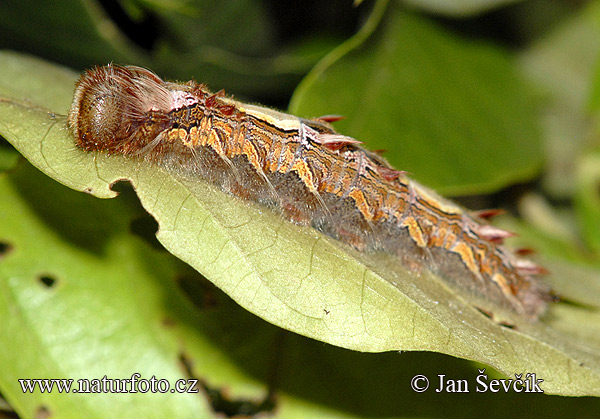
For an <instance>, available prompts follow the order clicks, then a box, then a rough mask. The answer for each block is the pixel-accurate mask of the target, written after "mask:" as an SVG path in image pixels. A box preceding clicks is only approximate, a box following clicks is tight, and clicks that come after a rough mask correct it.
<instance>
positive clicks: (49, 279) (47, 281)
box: [39, 274, 56, 288]
mask: <svg viewBox="0 0 600 419" xmlns="http://www.w3.org/2000/svg"><path fill="white" fill-rule="evenodd" d="M39 280H40V282H41V283H42V284H44V285H45V286H47V287H48V288H52V287H53V286H54V285H55V284H56V278H54V277H53V276H51V275H47V274H45V275H40V277H39Z"/></svg>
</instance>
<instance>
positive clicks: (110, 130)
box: [68, 65, 552, 321]
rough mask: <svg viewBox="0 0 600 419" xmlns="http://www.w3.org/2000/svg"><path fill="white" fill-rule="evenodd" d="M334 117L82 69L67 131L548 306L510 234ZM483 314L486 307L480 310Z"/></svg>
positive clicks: (127, 70) (455, 278) (114, 71)
mask: <svg viewBox="0 0 600 419" xmlns="http://www.w3.org/2000/svg"><path fill="white" fill-rule="evenodd" d="M334 119H335V118H333V117H323V118H317V119H303V118H299V117H296V116H293V115H288V114H284V113H280V112H276V111H273V110H271V109H268V108H264V107H259V106H253V105H247V104H244V103H240V102H237V101H235V100H233V99H232V98H229V97H226V96H225V95H224V93H223V92H219V93H216V94H212V93H210V92H209V91H208V90H207V89H206V87H205V86H204V85H201V84H197V83H195V82H193V81H191V82H188V83H185V84H178V83H170V82H164V81H162V80H161V79H160V78H159V77H158V76H156V75H155V74H154V73H152V72H150V71H148V70H146V69H142V68H139V67H132V66H127V67H122V66H116V65H109V66H105V67H99V68H94V69H92V70H88V71H87V72H86V73H85V74H84V75H82V77H81V78H80V80H79V81H78V82H77V85H76V89H75V96H74V101H73V104H72V106H71V109H70V112H69V116H68V124H69V127H70V129H71V131H72V132H73V134H74V136H75V139H76V142H77V145H78V146H79V147H81V148H82V149H84V150H87V151H101V152H106V153H109V154H125V155H128V156H131V157H132V158H140V159H145V160H146V161H148V162H151V163H154V164H161V165H163V166H165V167H167V168H169V169H171V170H176V171H178V172H180V173H182V174H184V175H186V176H198V177H201V178H203V179H205V180H207V181H209V182H211V183H212V184H214V185H216V186H218V187H219V188H220V189H222V190H224V191H226V192H228V193H230V194H232V195H234V196H237V197H239V198H242V199H245V200H250V201H255V202H257V203H259V204H262V205H265V206H268V207H270V208H272V209H274V210H276V211H279V212H280V213H281V214H282V216H284V217H285V218H286V219H288V220H290V221H292V222H294V223H296V224H300V225H310V226H312V227H314V228H316V229H317V230H319V231H321V232H323V233H325V234H327V235H329V236H331V237H333V238H335V239H337V240H339V241H341V242H343V243H346V244H347V245H350V246H352V247H354V248H355V249H358V250H359V251H364V252H371V251H383V252H387V253H390V254H393V255H395V256H397V257H399V258H400V260H401V261H402V262H403V264H404V265H405V266H407V267H409V268H411V269H416V270H419V269H421V268H423V267H425V268H428V269H431V270H433V271H434V272H435V273H437V274H438V275H440V276H441V277H442V278H445V279H447V280H449V281H450V282H452V283H454V284H458V285H459V286H462V287H466V288H468V289H469V290H470V291H471V292H473V293H475V294H478V295H481V296H483V297H485V298H486V299H488V300H490V301H492V302H496V303H498V304H499V305H501V306H505V307H508V308H509V309H511V310H512V311H513V312H515V313H517V314H519V315H521V316H523V317H525V318H526V319H528V320H530V321H535V320H537V319H538V318H539V316H540V315H541V314H542V313H543V312H544V310H545V308H546V305H547V302H548V301H551V300H552V296H551V294H550V292H549V290H548V288H547V287H546V286H545V285H544V284H543V283H542V282H541V281H540V279H539V276H540V275H542V274H543V273H545V270H544V269H543V268H541V267H540V266H538V265H536V264H534V263H533V262H531V261H529V260H527V259H523V258H522V257H521V256H520V255H518V253H515V252H511V251H509V250H508V249H506V248H505V247H503V245H502V242H503V240H504V239H505V238H506V237H509V236H510V235H511V233H509V232H506V231H504V230H501V229H499V228H496V227H493V226H492V225H490V224H489V223H488V222H487V221H486V219H485V218H487V217H486V216H487V215H490V214H491V213H479V214H476V213H470V212H468V211H466V210H464V209H463V208H461V207H460V206H458V205H456V204H454V203H452V202H451V201H449V200H446V199H444V198H442V197H440V196H438V195H437V194H435V193H434V192H432V191H431V190H429V189H427V188H424V187H423V186H421V185H419V184H418V183H416V182H414V181H413V180H410V179H408V178H407V176H406V175H405V173H404V172H402V171H397V170H395V169H393V168H392V167H390V165H389V164H388V163H387V162H386V161H385V160H384V159H383V158H382V157H381V156H379V155H378V154H377V153H374V152H370V151H368V150H365V149H364V148H362V147H361V146H360V145H359V144H360V142H359V141H356V140H355V139H353V138H350V137H347V136H344V135H341V134H339V133H337V132H335V131H334V130H333V128H332V127H331V125H330V124H329V122H332V120H334ZM484 311H485V310H484Z"/></svg>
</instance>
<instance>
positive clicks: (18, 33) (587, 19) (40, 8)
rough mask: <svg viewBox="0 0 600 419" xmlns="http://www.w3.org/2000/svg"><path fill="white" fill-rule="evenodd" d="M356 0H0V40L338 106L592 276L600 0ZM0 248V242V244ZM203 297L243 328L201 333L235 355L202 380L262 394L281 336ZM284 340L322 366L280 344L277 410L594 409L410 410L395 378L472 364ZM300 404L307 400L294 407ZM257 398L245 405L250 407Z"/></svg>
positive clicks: (591, 407)
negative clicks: (284, 353)
mask: <svg viewBox="0 0 600 419" xmlns="http://www.w3.org/2000/svg"><path fill="white" fill-rule="evenodd" d="M354 3H356V4H354ZM354 3H353V2H352V1H349V0H345V1H344V0H331V1H322V0H306V1H281V0H223V1H208V0H206V1H203V0H166V1H153V0H137V1H136V0H123V1H116V0H112V1H111V0H105V1H94V0H63V1H60V2H51V3H50V2H42V1H35V0H4V1H2V2H1V3H0V48H2V49H11V50H16V51H20V52H24V53H29V54H32V55H35V56H38V57H43V58H45V59H47V60H50V61H54V62H56V63H59V64H63V65H65V66H67V67H70V68H73V69H75V70H76V71H81V70H83V69H85V68H89V67H91V66H93V65H103V64H106V63H108V62H114V63H119V64H136V65H141V66H144V67H148V68H151V69H152V70H154V71H155V72H157V73H158V74H159V75H160V76H161V77H163V78H165V79H171V80H189V79H192V78H194V79H196V80H197V81H200V82H203V83H206V84H208V85H209V86H210V87H211V88H212V89H214V90H219V89H221V88H225V89H226V90H227V91H228V92H230V93H233V94H235V96H236V98H239V99H243V100H248V101H252V102H259V103H263V104H265V105H269V106H273V107H278V108H282V109H285V108H288V104H289V108H290V109H291V110H292V111H294V112H296V113H298V114H301V115H303V116H306V117H314V116H318V115H321V114H341V115H344V116H346V117H347V118H346V120H344V121H340V122H339V123H336V127H337V128H338V129H339V130H340V131H341V132H343V133H345V134H348V135H352V136H355V137H357V138H358V139H360V140H363V141H364V142H365V143H366V144H367V145H368V146H369V147H370V148H372V149H377V148H385V149H387V150H388V154H386V157H387V158H389V160H390V161H391V162H392V163H393V164H394V165H395V166H397V168H399V169H403V170H407V171H409V172H411V173H412V174H413V175H414V176H415V177H416V178H417V179H419V180H421V181H423V183H426V184H427V185H430V186H433V187H436V188H439V189H440V190H442V191H444V192H446V193H451V194H456V195H463V196H473V195H477V199H473V198H469V197H467V198H464V199H465V201H464V202H468V203H469V205H470V206H475V207H489V206H501V207H505V208H509V209H512V210H515V212H518V213H519V214H520V215H521V216H522V218H523V220H524V223H526V225H525V227H521V228H522V230H520V232H521V234H522V235H523V236H524V239H525V244H531V243H534V244H535V246H536V248H537V249H539V250H540V251H541V252H542V253H544V252H545V253H546V255H547V256H548V257H551V258H552V257H553V258H557V259H558V258H565V259H569V260H570V261H573V262H576V263H579V264H583V265H585V266H586V267H591V268H592V269H595V272H596V274H597V272H598V258H599V254H600V253H599V252H600V227H599V223H598V220H599V218H600V154H599V153H600V144H599V140H598V125H597V115H598V108H599V106H600V105H599V104H600V87H599V85H600V71H598V65H597V61H598V56H599V52H600V4H599V3H598V2H597V1H584V0H580V1H577V0H572V1H560V0H532V1H518V0H456V1H440V0H406V1H400V0H390V1H384V0H379V1H375V0H372V1H369V0H365V1H362V2H360V1H357V2H354ZM17 159H18V157H17V154H16V153H15V152H14V151H13V150H12V149H11V148H10V147H9V146H7V145H6V144H5V143H0V171H1V170H6V169H8V168H14V167H15V165H16V162H17ZM23 170H25V169H21V172H19V173H18V177H19V176H20V177H21V184H22V185H27V184H29V183H30V181H29V180H27V178H28V176H29V177H31V178H33V177H35V175H34V174H29V175H25V174H22V172H23ZM57 194H60V192H57ZM482 194H485V196H484V197H482V196H481V195H482ZM0 199H2V198H0ZM38 199H39V200H42V198H38ZM86 205H88V204H86ZM92 205H93V204H92ZM136 211H137V212H139V208H138V209H137V210H136ZM132 218H133V216H132ZM1 223H2V221H0V234H1V233H2V227H1ZM513 227H516V228H519V225H513ZM0 239H1V237H0ZM527 240H529V242H527ZM0 244H1V243H0ZM5 251H6V249H2V248H0V254H3V253H4V252H5ZM0 257H1V256H0ZM0 263H1V260H0ZM177 269H179V270H180V269H185V268H181V266H178V268H177ZM190 275H191V274H190ZM192 282H193V281H192ZM186 284H188V282H186ZM188 285H189V284H188ZM206 286H208V285H206ZM194 287H196V288H197V285H196V286H192V287H191V291H190V289H188V290H187V291H186V292H188V293H191V294H193V293H197V292H200V293H201V294H202V295H203V297H202V298H205V297H206V295H207V293H206V292H204V291H202V290H200V291H198V290H197V289H196V288H194ZM152 290H153V291H147V290H146V291H144V293H143V295H145V294H146V293H150V294H152V293H153V292H155V290H154V289H153V288H152ZM161 292H162V291H161ZM175 292H176V291H174V289H171V288H169V289H168V291H167V293H173V294H174V293H175ZM213 293H217V295H219V296H218V297H216V299H217V300H219V301H220V300H223V301H225V302H221V303H222V304H223V305H222V306H221V308H220V310H222V312H219V313H214V312H213V315H212V316H211V318H210V321H211V322H215V324H216V323H217V322H219V321H222V319H223V318H226V317H227V316H233V317H230V319H235V320H236V321H233V320H230V321H231V322H232V323H235V324H237V325H238V329H244V330H241V331H239V332H240V333H239V334H237V331H236V327H235V326H234V325H231V324H223V325H222V329H219V327H220V326H218V325H212V326H207V327H208V328H209V329H210V332H209V333H208V336H210V337H211V339H213V340H214V342H217V343H216V344H215V345H216V346H219V348H213V347H211V348H210V350H213V351H217V352H218V353H221V352H222V354H230V353H235V355H234V358H235V359H233V360H228V361H227V362H226V361H223V360H217V361H215V362H216V364H215V365H216V367H215V368H216V369H219V370H220V371H221V370H225V369H228V368H229V369H231V371H235V372H230V373H229V375H227V374H226V377H225V378H223V377H220V378H215V377H216V376H218V373H215V372H214V371H213V372H211V373H206V374H207V375H206V376H207V377H210V380H209V381H211V382H213V383H214V382H218V383H220V384H222V386H223V388H228V389H229V390H228V391H230V392H231V394H230V396H231V395H233V398H235V397H238V398H239V399H240V400H242V399H244V397H249V398H253V399H254V400H256V399H257V398H260V397H259V396H257V395H260V394H263V393H262V392H264V391H265V386H263V385H262V384H264V383H262V380H264V379H265V375H266V374H264V372H265V370H266V369H268V366H265V365H264V364H263V363H262V362H263V361H264V360H261V361H260V362H258V361H256V362H255V360H254V359H253V358H254V356H253V355H251V353H253V352H252V350H258V351H259V353H260V352H261V351H262V352H268V350H265V348H264V346H266V345H265V342H266V341H270V340H271V339H272V340H273V341H278V339H280V338H281V337H280V336H279V337H276V338H273V336H274V335H277V334H278V333H280V332H279V331H276V330H274V328H272V327H271V326H269V325H266V324H264V322H262V321H260V320H259V319H256V318H254V317H253V316H251V315H249V314H248V313H245V312H243V310H239V309H236V308H235V305H234V304H231V302H226V301H228V300H227V299H226V297H224V296H221V295H220V294H218V291H216V290H211V291H210V293H209V294H210V295H213ZM152 295H154V294H152ZM154 298H156V297H154ZM172 298H175V300H176V301H177V302H178V303H180V304H183V303H181V301H180V300H177V298H178V297H172ZM123 304H124V306H125V305H126V304H127V301H125V302H123ZM223 307H225V308H223ZM180 311H183V312H185V314H184V315H185V316H190V318H194V319H195V317H194V316H197V314H193V313H194V311H193V307H187V306H185V307H184V308H181V310H180ZM223 313H228V314H225V315H224V314H223ZM231 313H234V314H231ZM240 319H241V320H240ZM238 320H239V321H238ZM197 321H199V320H197V319H195V320H193V321H191V320H190V324H189V325H186V327H184V330H185V332H186V333H188V334H189V333H192V332H190V330H195V329H200V327H199V326H198V324H197V323H195V322H197ZM204 321H205V320H202V322H204ZM225 323H227V322H225ZM240 324H241V325H243V327H242V326H239V325H240ZM141 327H142V328H143V326H141ZM250 329H251V330H258V331H260V332H257V334H258V335H260V336H262V337H264V336H267V338H266V340H262V341H261V342H260V343H258V344H256V345H254V344H253V343H252V342H250V343H249V346H248V348H251V349H252V350H250V349H248V351H247V353H244V351H243V350H242V351H241V352H242V353H240V350H239V349H235V350H234V349H232V348H234V347H235V348H237V346H238V345H237V344H236V343H235V342H236V340H238V341H239V339H240V336H245V338H247V339H250V338H251V337H250V336H246V335H244V333H246V332H247V330H250ZM232 330H233V331H232ZM226 331H229V334H227V333H226ZM36 333H39V331H38V332H36ZM188 339H192V340H194V339H197V340H200V338H196V337H192V338H188ZM287 339H288V346H287V347H288V348H289V347H291V348H303V349H305V350H307V351H311V352H307V353H317V354H318V355H319V357H318V359H319V360H320V361H319V362H323V364H320V365H319V369H318V371H319V374H322V375H320V376H319V377H318V378H316V377H315V376H311V375H310V373H311V372H312V371H317V369H315V370H312V369H309V370H306V371H304V370H300V371H298V370H294V368H293V365H294V362H297V364H298V365H305V363H306V362H309V363H310V361H311V360H310V358H311V357H307V356H306V354H304V355H303V354H302V353H300V352H301V351H300V349H298V350H297V351H296V350H295V349H291V350H289V351H288V354H291V355H289V357H288V358H286V359H287V361H286V362H288V364H289V365H288V372H290V371H292V372H294V373H295V374H297V377H299V378H298V379H296V380H290V381H289V382H286V383H285V384H284V385H282V388H283V389H284V393H285V392H287V393H288V394H291V395H292V396H290V397H288V396H282V397H280V399H279V402H280V403H282V404H283V405H285V403H289V404H288V405H287V408H288V410H285V409H283V411H285V412H287V413H288V416H287V417H291V416H293V415H297V416H298V417H302V415H303V414H306V413H307V412H312V413H315V412H317V413H318V414H320V415H323V416H332V417H345V416H349V417H353V416H360V415H363V416H369V417H379V416H388V417H389V416H402V415H407V416H439V417H447V416H456V417H459V416H479V415H481V414H482V413H484V414H486V416H492V417H493V416H499V417H500V416H505V413H506V409H514V411H515V412H519V414H520V415H522V416H530V417H534V416H535V417H537V416H539V415H540V413H543V414H544V416H548V417H552V416H555V417H565V415H569V416H573V415H574V414H575V412H576V411H580V412H581V413H582V414H585V413H590V412H592V411H597V410H598V407H599V406H598V403H597V400H592V399H579V400H576V399H561V398H559V397H543V398H541V397H533V396H531V397H529V396H528V397H521V395H518V394H517V395H514V394H513V395H508V396H501V397H500V395H498V396H499V397H486V396H485V395H464V396H465V397H464V399H463V400H465V402H464V403H461V404H460V406H459V405H458V404H457V403H456V398H453V397H449V395H445V396H440V397H436V396H439V395H432V394H424V395H422V396H423V398H422V400H421V401H422V402H423V404H422V405H421V407H419V406H418V403H415V401H417V399H419V397H421V395H416V394H414V393H412V391H411V390H410V389H409V387H408V385H407V383H408V381H409V379H410V377H411V376H412V374H416V373H429V374H437V373H440V372H446V371H448V372H453V373H455V374H456V375H457V376H458V377H460V378H465V377H467V378H468V377H470V375H476V374H473V372H474V371H475V369H474V368H473V367H471V366H470V365H469V363H467V362H464V361H460V360H454V359H451V358H449V357H446V356H443V355H433V354H403V356H402V358H401V360H403V361H404V362H405V363H406V364H410V367H405V368H400V367H399V366H398V365H397V364H398V363H397V357H396V356H395V355H394V354H387V355H384V357H383V358H382V357H380V358H378V359H376V358H374V357H375V355H367V354H356V353H350V352H349V351H342V350H339V349H337V348H330V347H324V346H322V345H320V344H319V343H316V342H312V341H309V340H307V339H302V338H300V337H297V336H292V337H288V338H287ZM289 342H292V343H289ZM195 345H196V346H201V345H199V344H197V343H196V344H195ZM267 346H268V345H267ZM257 348H258V349H257ZM12 350H15V349H14V347H13V349H12ZM219 350H221V352H219ZM202 351H203V349H198V352H199V353H203V352H202ZM192 352H193V351H192ZM219 356H221V355H218V356H216V357H217V358H218V357H219ZM223 357H224V358H226V356H223ZM307 358H309V359H307ZM324 360H330V362H331V363H325V361H324ZM292 361H294V362H292ZM39 362H40V363H43V358H41V359H39ZM264 362H265V363H266V364H267V365H272V364H270V363H269V362H268V361H264ZM229 363H231V364H232V365H233V366H232V365H230V364H229ZM240 364H242V365H240ZM290 365H292V367H290ZM330 365H333V366H332V370H331V371H329V372H328V370H327V368H328V366H330ZM382 365H384V366H388V365H393V366H390V367H389V368H388V367H386V368H382ZM353 366H356V369H355V370H353ZM238 370H241V371H242V373H240V372H239V371H238ZM228 371H229V370H228ZM323 371H325V372H323ZM352 371H355V372H352ZM363 371H377V374H378V377H367V376H363V375H361V372H363ZM219 373H220V372H219ZM0 374H1V372H0ZM211 374H216V375H214V376H212V375H211ZM242 375H243V376H244V378H243V379H242V378H240V376H242ZM247 376H249V377H250V378H247ZM219 380H220V381H219ZM315 381H321V383H320V384H315ZM378 381H379V382H378ZM257 382H258V383H261V384H257ZM382 382H383V383H388V384H387V385H386V386H385V389H386V391H384V392H381V387H377V385H380V384H381V383H382ZM240 383H243V384H240ZM248 383H251V384H248ZM313 386H314V388H311V387H313ZM369 389H370V390H375V389H377V391H378V393H377V394H376V393H374V392H372V391H370V390H369ZM0 391H3V392H5V391H6V389H5V388H4V387H0ZM207 391H208V390H207ZM341 393H343V394H341ZM11 394H13V393H11ZM248 394H250V396H248ZM325 394H326V395H328V396H327V397H325V396H324V395H325ZM382 394H383V396H382ZM450 396H454V395H450ZM492 396H496V395H492ZM219 397H222V394H221V393H219V391H216V390H215V395H214V398H213V400H212V402H213V408H214V405H215V403H216V404H218V403H219V401H218V400H220V403H224V404H226V405H227V408H226V409H225V408H223V409H224V410H221V412H225V410H227V412H226V413H228V414H232V415H233V414H235V413H237V412H239V411H236V410H235V409H236V408H235V404H227V403H225V402H224V401H223V400H224V399H219ZM286 397H288V398H286ZM468 397H470V398H468ZM225 399H227V397H225ZM215 400H217V402H215ZM265 400H267V398H265ZM298 400H300V402H298ZM246 401H247V400H246ZM307 401H308V402H307ZM46 402H47V403H49V404H50V405H51V404H52V403H51V402H48V401H47V400H46ZM18 403H21V402H18ZM248 403H249V404H252V403H250V402H248ZM294 403H295V404H294ZM483 403H485V405H483ZM255 404H256V403H255ZM309 405H310V408H311V409H313V410H305V409H307V408H308V407H307V406H309ZM25 406H26V407H25ZM32 406H33V404H32V405H31V406H30V405H28V404H19V407H20V410H19V411H20V412H21V413H22V414H26V413H25V412H38V413H39V412H40V410H36V409H35V408H34V407H32ZM257 406H258V404H256V405H254V407H252V408H253V409H258V411H261V410H260V406H258V407H257ZM289 406H293V407H291V408H290V407H289ZM315 406H317V407H315ZM238 407H239V406H238ZM71 408H72V406H71ZM88 408H89V406H88ZM246 408H248V407H247V406H246ZM263 408H264V410H263V411H271V409H272V408H273V407H272V406H270V405H269V406H267V405H265V406H263ZM65 409H68V406H67V407H65ZM280 409H281V405H280ZM0 411H1V410H0ZM6 411H7V412H9V411H10V408H7V409H6ZM67 411H68V410H67ZM255 411H256V410H254V411H253V412H255ZM41 412H42V413H43V410H42V411H41ZM71 412H73V411H71ZM280 412H281V410H280ZM291 412H293V414H292V413H291ZM7 414H8V415H11V414H12V413H10V412H9V413H7ZM71 415H72V416H76V415H77V413H76V412H75V413H72V414H71ZM99 417H101V415H100V416H99Z"/></svg>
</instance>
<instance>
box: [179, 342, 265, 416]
mask: <svg viewBox="0 0 600 419" xmlns="http://www.w3.org/2000/svg"><path fill="white" fill-rule="evenodd" d="M179 360H180V362H181V364H182V365H183V369H184V370H185V373H186V374H187V376H188V377H190V378H192V379H197V387H198V388H197V389H198V390H200V389H202V390H204V394H206V397H207V398H208V401H209V403H210V404H211V407H212V409H213V411H214V412H215V413H217V414H220V415H223V416H225V417H228V418H232V417H240V416H241V417H254V416H257V415H261V416H265V415H268V414H272V413H273V411H274V410H275V405H276V400H275V395H274V394H272V393H269V394H267V395H266V396H265V398H264V399H263V400H253V399H245V398H241V397H239V398H231V397H230V396H229V394H227V390H226V389H223V388H222V387H211V386H209V385H208V383H207V382H206V381H205V380H202V379H198V378H196V377H194V374H193V372H192V360H191V359H190V358H188V357H187V355H186V354H185V353H181V354H180V355H179Z"/></svg>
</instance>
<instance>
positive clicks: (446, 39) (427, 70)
mask: <svg viewBox="0 0 600 419" xmlns="http://www.w3.org/2000/svg"><path fill="white" fill-rule="evenodd" d="M378 4H379V5H380V8H383V7H381V5H382V4H383V5H385V2H380V3H378ZM290 109H291V110H292V112H293V113H298V114H301V115H303V116H307V117H315V116H319V115H328V114H336V115H343V116H345V117H346V119H345V120H342V121H340V122H337V123H336V128H337V129H338V131H340V132H342V133H344V134H346V135H350V136H352V137H354V138H357V139H359V140H361V141H363V142H364V143H365V144H366V145H367V147H369V148H371V149H384V150H387V152H386V154H385V157H386V158H387V159H388V161H389V162H390V163H392V164H393V165H394V166H395V167H396V168H398V169H400V170H405V171H408V172H409V173H411V175H412V176H413V177H415V178H416V179H417V180H419V181H421V182H422V183H424V184H426V185H429V186H431V187H434V188H438V189H441V190H442V191H444V192H446V193H451V194H453V195H454V194H474V193H481V192H489V191H493V190H496V189H499V188H502V187H506V186H507V185H510V184H511V183H514V182H521V181H524V180H527V179H530V178H531V177H532V176H533V175H535V174H536V173H538V171H539V169H540V167H541V164H542V154H541V150H540V135H539V132H538V129H537V115H536V108H535V106H533V101H532V95H531V91H530V89H529V88H528V86H527V85H526V84H525V83H524V82H523V81H522V80H521V79H520V78H519V77H518V75H517V72H516V69H515V66H514V65H513V63H512V60H511V58H510V57H509V56H508V54H506V53H505V52H503V51H501V50H499V49H498V48H497V47H495V46H493V45H491V44H485V43H477V42H473V41H468V40H465V39H461V38H458V37H456V36H455V35H453V34H451V33H449V32H446V31H443V30H441V29H439V28H437V27H436V26H435V25H434V24H432V23H431V22H430V21H427V20H425V19H423V18H419V17H416V16H413V15H411V14H408V13H403V12H401V11H399V10H397V8H394V7H391V8H390V10H388V11H387V12H386V14H385V16H384V18H383V21H382V23H381V25H380V26H379V27H378V28H377V30H376V31H375V32H373V33H372V34H371V33H370V32H367V33H360V34H357V36H356V37H355V38H354V39H351V40H349V41H347V43H345V44H343V45H341V46H340V47H339V48H338V49H336V50H335V51H333V52H332V53H331V54H330V55H328V56H327V57H326V58H324V59H323V61H321V62H320V63H319V65H318V66H317V67H315V68H314V69H313V71H312V72H311V73H310V74H309V75H308V76H307V77H306V78H305V79H304V81H303V82H302V84H301V85H300V86H299V87H298V88H297V90H296V92H295V93H294V96H293V98H292V101H291V104H290Z"/></svg>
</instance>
